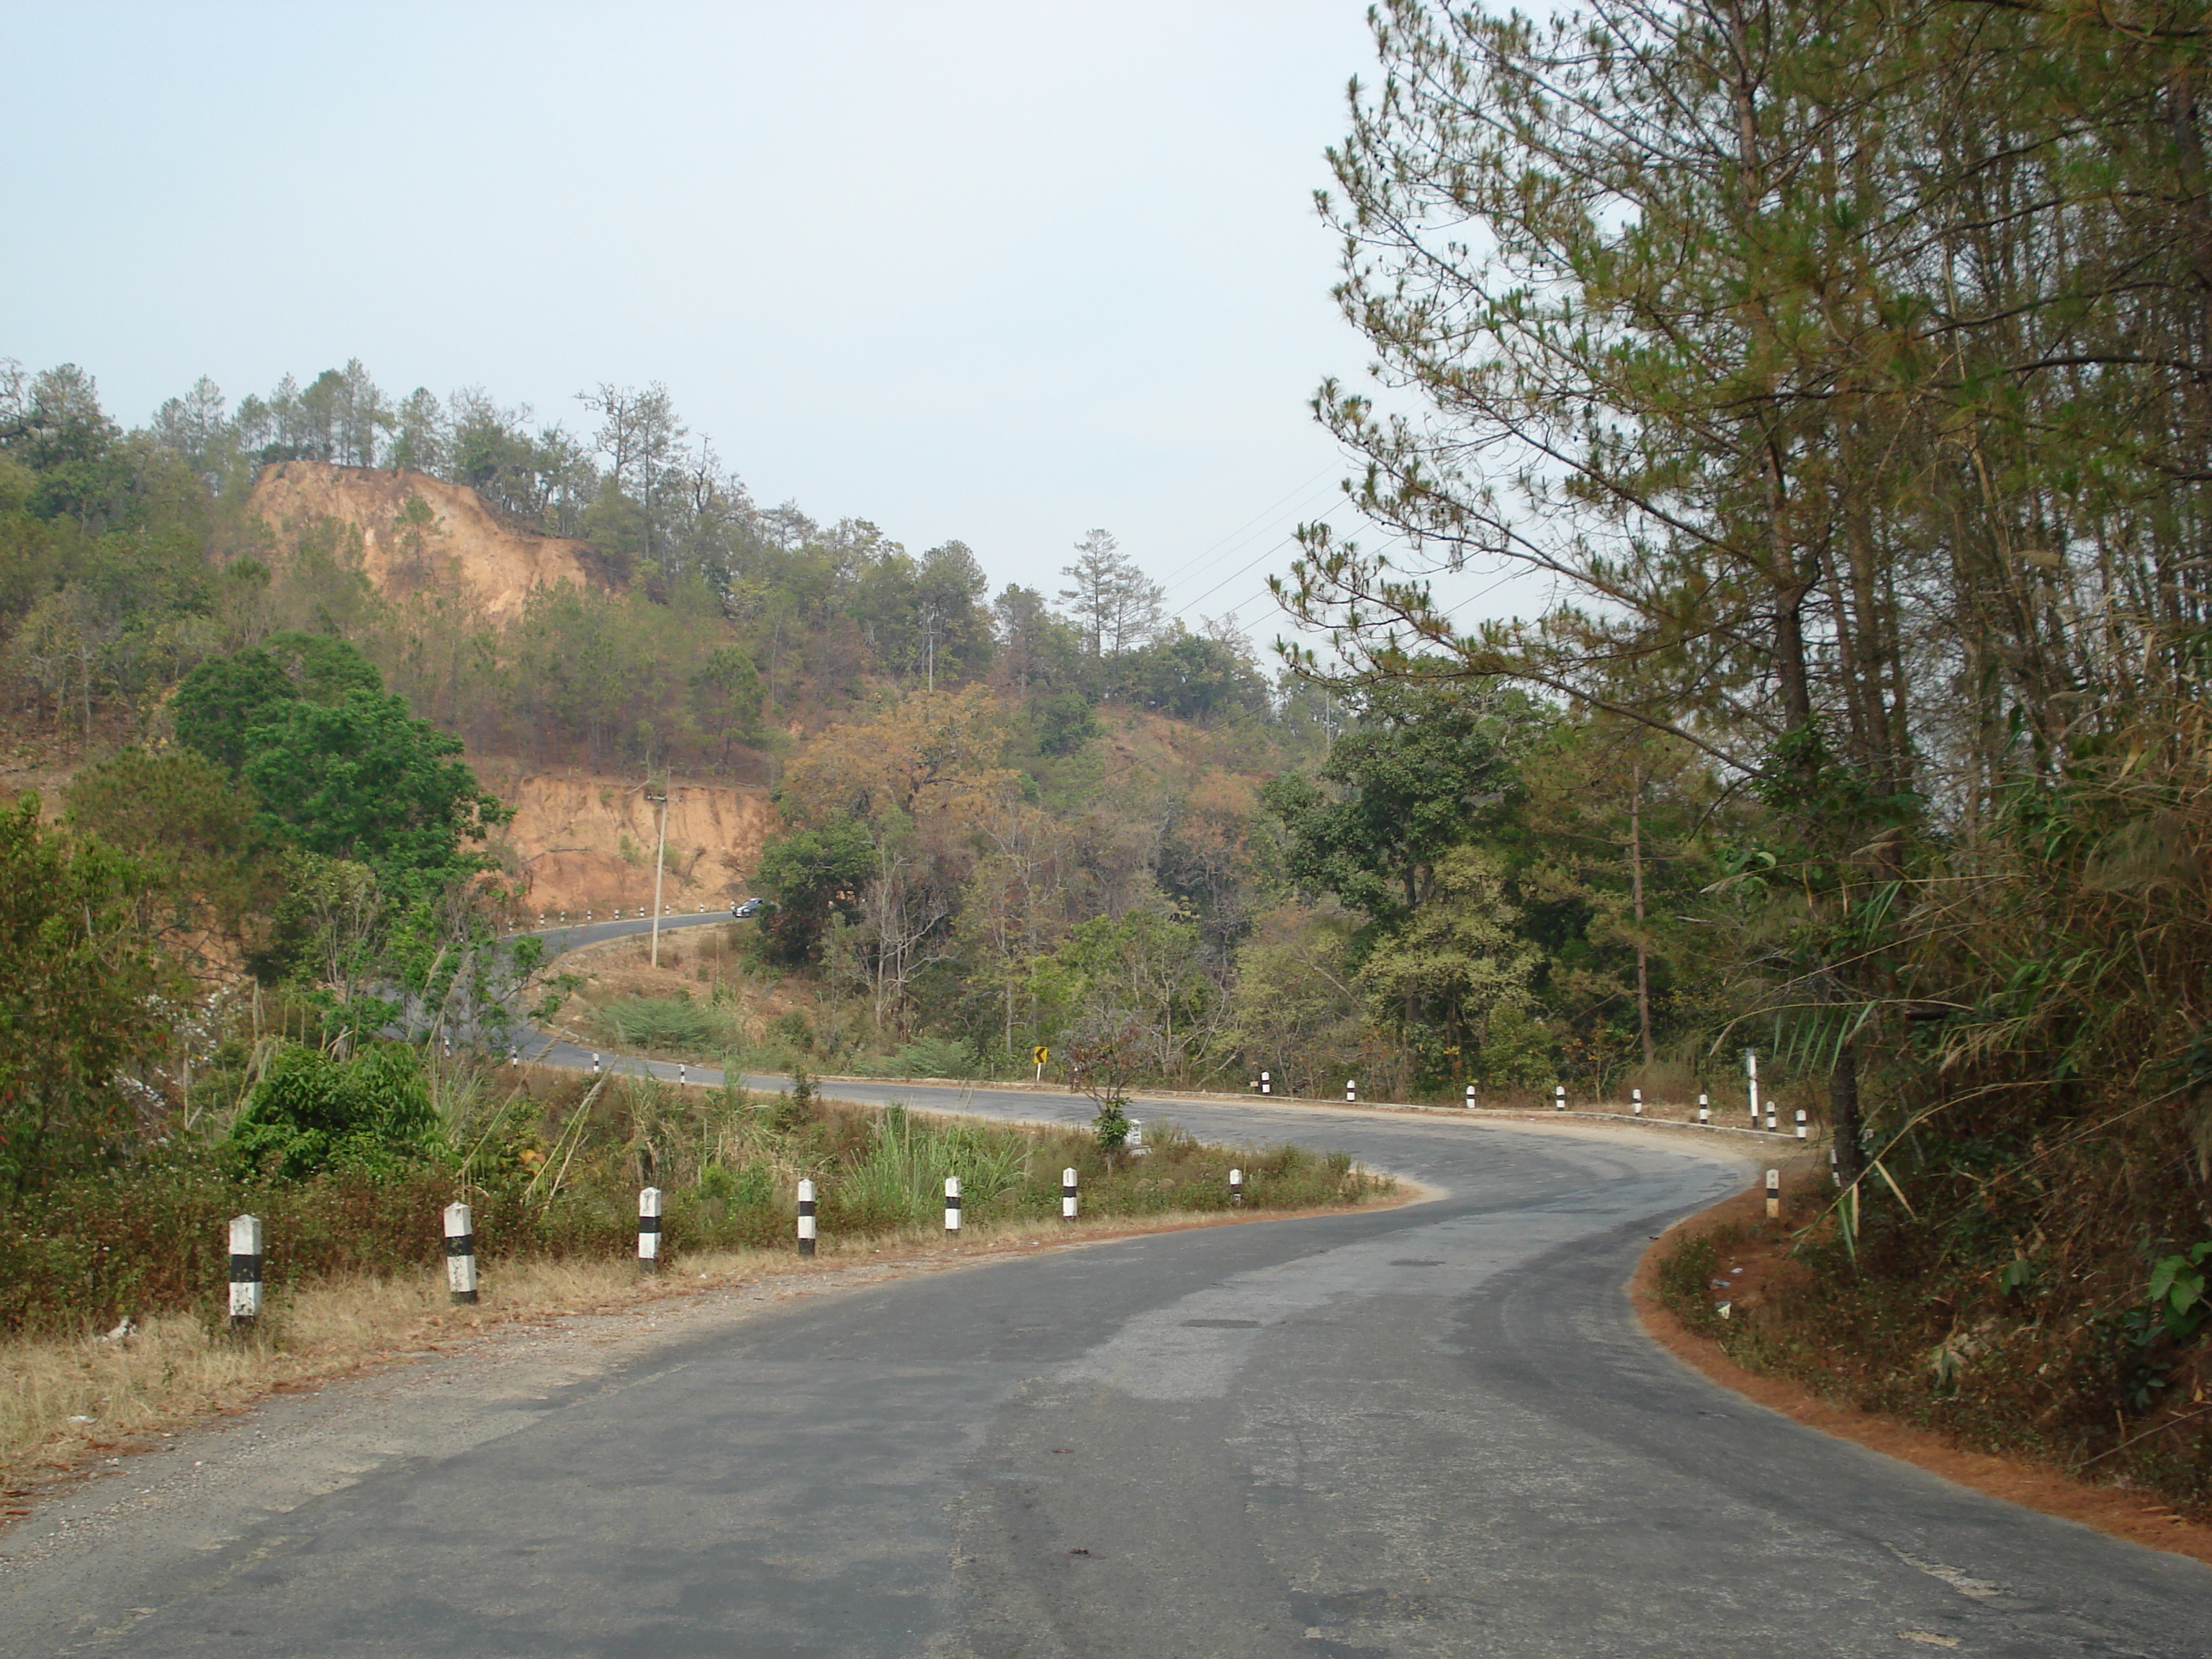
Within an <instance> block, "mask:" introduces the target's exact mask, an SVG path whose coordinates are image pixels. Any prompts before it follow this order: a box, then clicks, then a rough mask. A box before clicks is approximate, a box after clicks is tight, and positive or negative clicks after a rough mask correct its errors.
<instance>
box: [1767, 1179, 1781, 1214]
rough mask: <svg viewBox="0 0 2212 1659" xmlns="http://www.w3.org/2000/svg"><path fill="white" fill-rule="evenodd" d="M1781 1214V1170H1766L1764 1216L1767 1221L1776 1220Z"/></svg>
mask: <svg viewBox="0 0 2212 1659" xmlns="http://www.w3.org/2000/svg"><path fill="white" fill-rule="evenodd" d="M1781 1214H1782V1171H1781V1170H1768V1171H1767V1172H1766V1218H1767V1219H1768V1220H1769V1221H1774V1220H1778V1219H1779V1218H1780V1217H1781Z"/></svg>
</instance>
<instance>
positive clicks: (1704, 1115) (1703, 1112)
mask: <svg viewBox="0 0 2212 1659" xmlns="http://www.w3.org/2000/svg"><path fill="white" fill-rule="evenodd" d="M1698 1121H1699V1122H1700V1123H1711V1121H1713V1103H1712V1101H1711V1098H1710V1097H1707V1096H1706V1095H1705V1093H1704V1091H1699V1095H1698Z"/></svg>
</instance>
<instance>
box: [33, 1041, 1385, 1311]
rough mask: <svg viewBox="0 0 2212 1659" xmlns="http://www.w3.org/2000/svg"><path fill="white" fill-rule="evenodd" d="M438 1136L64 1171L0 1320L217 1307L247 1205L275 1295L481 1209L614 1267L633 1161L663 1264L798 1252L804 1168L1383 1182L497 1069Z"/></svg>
mask: <svg viewBox="0 0 2212 1659" xmlns="http://www.w3.org/2000/svg"><path fill="white" fill-rule="evenodd" d="M437 1101H438V1104H439V1107H440V1109H441V1115H442V1116H443V1117H444V1119H445V1121H446V1130H447V1133H446V1135H445V1137H444V1148H445V1150H444V1151H443V1152H441V1154H440V1156H439V1157H438V1158H435V1159H429V1158H426V1159H425V1160H424V1161H422V1162H421V1163H419V1164H415V1165H413V1166H410V1167H409V1168H407V1169H404V1170H401V1171H400V1172H398V1173H397V1174H394V1173H392V1171H390V1170H349V1169H338V1170H329V1171H326V1172H325V1173H323V1174H319V1175H317V1176H313V1177H312V1178H310V1179H307V1180H300V1181H280V1180H276V1179H274V1178H272V1177H271V1176H270V1174H269V1173H268V1172H267V1171H266V1170H258V1169H255V1168H252V1167H249V1166H246V1165H244V1164H241V1163H240V1162H239V1161H238V1160H237V1159H236V1158H233V1157H228V1156H226V1155H224V1154H223V1153H222V1152H220V1151H218V1150H216V1149H213V1148H208V1147H198V1146H181V1145H174V1144H173V1145H171V1146H165V1147H161V1148H158V1149H156V1150H155V1151H154V1152H152V1153H150V1154H149V1155H148V1156H146V1157H145V1158H142V1159H140V1160H139V1161H137V1162H136V1163H133V1164H129V1165H127V1166H124V1167H121V1168H118V1169H114V1170H106V1171H103V1172H100V1173H99V1174H96V1175H90V1176H82V1177H80V1178H77V1179H76V1180H73V1181H69V1182H61V1183H58V1184H57V1185H55V1186H53V1187H52V1188H48V1189H46V1191H45V1192H43V1193H40V1194H37V1195H35V1196H33V1197H31V1198H27V1199H25V1200H21V1202H19V1203H18V1204H16V1205H15V1206H14V1207H13V1208H12V1209H10V1210H9V1211H8V1212H5V1213H4V1214H0V1330H4V1331H9V1332H16V1333H22V1332H49V1333H62V1334H69V1333H73V1332H76V1333H81V1332H83V1331H85V1330H88V1329H102V1328H106V1327H108V1326H111V1325H112V1324H114V1323H115V1322H118V1321H119V1320H120V1319H122V1318H123V1317H124V1316H125V1315H134V1316H138V1317H140V1318H142V1319H143V1318H144V1317H146V1316H149V1315H152V1314H157V1313H181V1312H197V1313H199V1314H200V1315H201V1316H204V1317H205V1318H206V1319H208V1320H209V1321H210V1322H218V1321H219V1320H220V1316H221V1306H222V1297H223V1294H224V1287H225V1285H226V1284H227V1280H228V1271H227V1269H228V1263H227V1259H226V1258H227V1254H228V1242H227V1236H226V1232H225V1224H226V1222H227V1221H228V1218H229V1217H231V1216H233V1215H235V1214H238V1213H240V1212H252V1213H253V1214H256V1215H258V1216H260V1217H261V1218H263V1220H264V1223H265V1224H266V1226H267V1233H268V1238H269V1246H268V1260H267V1264H266V1269H265V1271H266V1273H267V1276H268V1279H269V1280H270V1285H271V1289H272V1292H273V1293H284V1292H288V1291H290V1290H292V1289H293V1288H295V1287H296V1286H300V1285H305V1284H307V1283H310V1282H315V1281H319V1280H322V1279H331V1278H335V1277H338V1276H343V1275H347V1274H356V1275H358V1274H367V1275H370V1276H378V1275H391V1274H398V1273H435V1272H436V1271H437V1270H438V1269H439V1267H440V1266H441V1262H442V1259H443V1250H444V1236H443V1231H442V1227H441V1219H440V1212H441V1211H442V1210H443V1208H444V1207H445V1206H446V1205H447V1204H448V1203H451V1202H452V1201H453V1200H455V1199H456V1198H460V1199H464V1200H466V1201H467V1202H468V1203H469V1204H471V1206H473V1207H474V1210H475V1226H476V1232H477V1248H478V1251H479V1253H480V1254H481V1255H483V1257H484V1258H485V1259H486V1261H487V1262H488V1263H498V1262H501V1261H516V1260H520V1259H530V1260H534V1261H569V1260H580V1259H584V1258H598V1259H601V1260H613V1261H627V1260H629V1259H630V1258H631V1256H632V1255H633V1253H634V1251H635V1243H636V1228H637V1190H638V1188H639V1187H640V1186H641V1185H642V1184H645V1182H646V1178H647V1174H646V1172H647V1170H648V1169H649V1170H651V1180H652V1182H653V1184H655V1185H657V1186H658V1187H659V1188H660V1189H661V1191H662V1194H663V1204H664V1220H663V1227H664V1233H663V1247H664V1249H665V1251H666V1252H667V1253H668V1254H669V1255H671V1257H672V1256H676V1255H682V1254H684V1252H687V1251H697V1250H702V1249H719V1248H728V1247H750V1248H756V1249H789V1248H791V1247H792V1244H793V1232H794V1228H793V1216H794V1213H795V1203H794V1200H795V1189H796V1187H797V1184H798V1182H799V1181H800V1180H801V1179H809V1180H812V1181H813V1182H816V1184H817V1188H818V1189H819V1194H820V1205H821V1208H820V1216H821V1221H822V1228H823V1235H824V1237H870V1236H875V1235H879V1234H890V1233H896V1232H900V1231H906V1230H909V1229H912V1228H915V1227H918V1226H929V1225H935V1224H936V1222H937V1221H938V1218H939V1217H940V1216H941V1214H942V1212H943V1206H944V1192H945V1178H946V1177H947V1176H957V1177H959V1180H960V1182H961V1188H962V1204H963V1214H964V1215H965V1216H967V1217H968V1218H972V1219H973V1220H974V1221H975V1222H976V1223H978V1224H984V1225H987V1224H989V1223H992V1222H994V1221H999V1220H1029V1219H1037V1220H1042V1219H1045V1218H1050V1217H1053V1216H1055V1215H1057V1214H1058V1213H1059V1200H1060V1170H1061V1169H1062V1168H1063V1167H1068V1166H1073V1168H1075V1169H1076V1170H1078V1171H1079V1179H1080V1182H1081V1185H1082V1192H1083V1210H1084V1213H1085V1216H1087V1217H1091V1218H1112V1217H1115V1216H1130V1217H1137V1216H1158V1215H1162V1214H1167V1213H1170V1212H1212V1211H1221V1210H1225V1209H1227V1208H1228V1207H1229V1205H1230V1201H1231V1199H1230V1188H1229V1182H1228V1172H1229V1169H1230V1167H1231V1165H1232V1164H1241V1165H1242V1166H1243V1169H1244V1170H1245V1171H1246V1184H1245V1193H1246V1204H1247V1206H1248V1207H1249V1208H1250V1209H1252V1210H1254V1211H1257V1212H1265V1211H1268V1210H1278V1211H1279V1210H1285V1209H1302V1208H1308V1207H1314V1206H1328V1205H1348V1204H1358V1203H1363V1202H1364V1201H1366V1200H1368V1199H1369V1198H1370V1197H1371V1196H1373V1195H1375V1194H1377V1193H1380V1192H1383V1191H1387V1190H1389V1182H1387V1181H1381V1180H1377V1179H1376V1178H1375V1177H1371V1176H1367V1175H1365V1174H1364V1173H1363V1172H1361V1171H1359V1170H1357V1169H1356V1168H1355V1167H1354V1166H1353V1164H1352V1160H1351V1159H1350V1158H1348V1157H1346V1156H1345V1155H1344V1154H1341V1153H1331V1154H1326V1155H1324V1154H1321V1153H1316V1152H1312V1151H1310V1150H1309V1149H1307V1148H1304V1147H1299V1146H1277V1147H1245V1148H1226V1147H1218V1146H1200V1144H1199V1143H1198V1142H1197V1141H1196V1140H1194V1139H1192V1138H1191V1137H1190V1136H1189V1135H1188V1134H1185V1133H1182V1132H1180V1131H1179V1130H1177V1129H1176V1127H1174V1126H1173V1125H1170V1124H1162V1125H1158V1126H1155V1127H1154V1128H1153V1131H1152V1140H1153V1150H1152V1153H1151V1155H1150V1156H1148V1157H1146V1158H1129V1157H1127V1156H1125V1155H1113V1154H1109V1153H1106V1152H1103V1151H1102V1150H1101V1149H1100V1148H1099V1146H1098V1144H1097V1139H1096V1138H1095V1137H1093V1136H1091V1135H1088V1134H1085V1133H1081V1132H1079V1131H1075V1130H1069V1129H1060V1128H1044V1127H1024V1126H1018V1125H1008V1124H992V1123H979V1122H975V1121H972V1120H963V1119H957V1118H945V1117H936V1116H932V1115H925V1114H920V1113H915V1112H911V1111H908V1110H906V1109H903V1108H900V1107H891V1108H888V1109H883V1110H880V1111H878V1110H875V1109H867V1108H862V1107H858V1106H851V1105H846V1104H842V1103H836V1102H825V1101H822V1100H819V1099H796V1100H795V1099H793V1098H791V1097H787V1096H783V1095H769V1096H757V1095H751V1094H749V1093H747V1092H746V1091H744V1090H742V1089H720V1090H703V1089H693V1090H680V1089H676V1088H672V1087H671V1086H669V1085H665V1084H659V1083H655V1082H652V1081H649V1080H647V1079H619V1080H603V1081H602V1082H601V1083H600V1084H599V1085H596V1086H595V1085H592V1080H591V1079H583V1078H574V1077H570V1076H568V1075H566V1074H562V1073H540V1072H531V1073H523V1074H522V1076H521V1079H520V1085H518V1083H517V1082H514V1081H510V1080H509V1074H508V1073H507V1071H506V1069H505V1068H503V1067H489V1068H486V1069H485V1070H483V1072H481V1073H477V1075H476V1076H475V1077H473V1078H465V1077H455V1078H450V1079H444V1080H442V1081H441V1084H440V1085H439V1089H438V1091H437Z"/></svg>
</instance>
